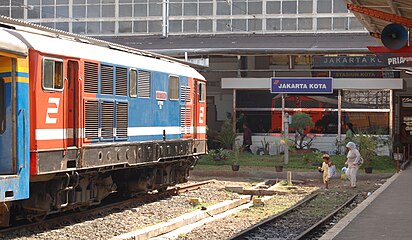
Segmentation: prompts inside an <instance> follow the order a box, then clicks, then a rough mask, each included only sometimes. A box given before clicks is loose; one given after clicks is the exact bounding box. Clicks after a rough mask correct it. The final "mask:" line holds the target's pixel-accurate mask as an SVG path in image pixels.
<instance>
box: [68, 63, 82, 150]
mask: <svg viewBox="0 0 412 240" xmlns="http://www.w3.org/2000/svg"><path fill="white" fill-rule="evenodd" d="M78 79H79V63H78V62H77V61H72V60H69V61H68V62H67V86H66V87H67V91H66V97H67V98H66V104H67V107H66V111H67V114H66V116H67V119H66V128H67V147H74V146H76V140H77V134H78V133H77V131H76V127H77V125H76V116H77V112H76V103H77V99H78V95H77V83H78V82H77V80H78Z"/></svg>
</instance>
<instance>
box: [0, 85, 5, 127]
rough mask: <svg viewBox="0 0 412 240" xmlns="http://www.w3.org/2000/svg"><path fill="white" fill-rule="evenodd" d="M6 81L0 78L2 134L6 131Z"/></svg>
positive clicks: (0, 122) (0, 121)
mask: <svg viewBox="0 0 412 240" xmlns="http://www.w3.org/2000/svg"><path fill="white" fill-rule="evenodd" d="M4 91H5V89H4V79H3V78H1V77H0V134H2V133H4V131H5V130H6V107H5V106H4V102H5V100H4V98H5V93H4Z"/></svg>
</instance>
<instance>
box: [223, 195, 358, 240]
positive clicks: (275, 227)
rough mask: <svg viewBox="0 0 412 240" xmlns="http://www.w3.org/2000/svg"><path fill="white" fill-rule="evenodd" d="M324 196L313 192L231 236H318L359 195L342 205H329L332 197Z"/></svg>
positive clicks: (296, 238) (283, 237)
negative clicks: (281, 210) (291, 205)
mask: <svg viewBox="0 0 412 240" xmlns="http://www.w3.org/2000/svg"><path fill="white" fill-rule="evenodd" d="M324 197H325V196H319V194H313V195H310V196H309V197H307V198H305V199H304V200H302V201H300V202H299V203H298V204H296V205H295V206H294V207H292V208H289V209H287V210H285V211H283V212H281V213H279V214H276V215H274V216H272V217H270V218H268V219H266V220H263V221H262V222H260V223H258V224H256V225H254V226H252V227H250V228H248V229H246V230H244V231H242V232H240V233H238V234H237V235H235V236H232V237H231V238H230V239H232V240H241V239H268V238H270V239H272V238H273V239H295V240H298V239H318V237H319V235H321V233H322V232H323V230H322V227H324V226H325V225H326V224H328V223H330V222H331V221H332V220H333V219H334V217H335V216H336V215H337V214H338V213H339V212H341V211H342V210H343V209H344V208H346V207H348V206H349V205H350V204H351V203H352V202H354V201H355V199H356V197H357V195H354V196H352V197H350V198H349V199H346V201H344V202H343V203H342V204H341V205H340V206H336V205H331V206H328V205H327V201H328V199H327V197H326V198H325V199H322V198H324Z"/></svg>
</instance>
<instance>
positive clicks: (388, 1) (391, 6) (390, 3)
mask: <svg viewBox="0 0 412 240" xmlns="http://www.w3.org/2000/svg"><path fill="white" fill-rule="evenodd" d="M386 2H387V3H388V5H389V7H390V8H391V10H392V13H394V14H396V15H398V16H400V15H401V12H400V11H399V8H398V7H397V6H396V5H395V3H394V2H393V1H392V0H386Z"/></svg>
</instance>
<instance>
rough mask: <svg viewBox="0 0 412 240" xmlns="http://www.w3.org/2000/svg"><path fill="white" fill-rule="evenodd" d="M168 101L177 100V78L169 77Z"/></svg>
mask: <svg viewBox="0 0 412 240" xmlns="http://www.w3.org/2000/svg"><path fill="white" fill-rule="evenodd" d="M169 99H170V100H179V77H175V76H169Z"/></svg>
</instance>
